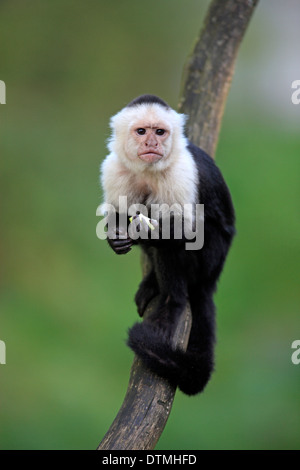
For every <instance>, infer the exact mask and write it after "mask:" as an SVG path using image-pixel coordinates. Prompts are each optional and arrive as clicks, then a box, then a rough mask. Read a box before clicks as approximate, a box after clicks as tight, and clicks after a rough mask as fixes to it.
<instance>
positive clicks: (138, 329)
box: [127, 321, 213, 395]
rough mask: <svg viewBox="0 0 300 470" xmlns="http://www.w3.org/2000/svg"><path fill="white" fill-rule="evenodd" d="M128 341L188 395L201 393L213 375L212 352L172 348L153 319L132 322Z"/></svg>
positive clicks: (144, 359)
mask: <svg viewBox="0 0 300 470" xmlns="http://www.w3.org/2000/svg"><path fill="white" fill-rule="evenodd" d="M127 344H128V346H129V347H130V348H131V349H132V350H133V351H134V352H135V353H136V354H137V355H138V356H139V357H140V358H141V359H142V361H143V363H144V364H145V365H146V366H147V367H148V368H149V369H150V370H152V371H153V372H155V373H156V374H158V375H160V376H161V377H164V378H166V379H167V380H168V381H169V382H170V383H171V384H172V385H173V386H178V387H179V389H180V390H181V391H182V392H183V393H186V394H187V395H195V394H196V393H200V392H201V391H202V390H203V389H204V387H205V385H206V384H207V382H208V380H209V378H210V376H211V373H212V370H213V359H212V354H211V353H209V352H207V351H203V352H200V351H195V352H191V351H187V352H183V351H181V350H179V349H173V348H172V345H171V344H170V340H169V338H168V337H167V336H166V334H165V333H164V332H162V331H161V330H160V329H159V328H156V327H155V325H152V324H151V323H150V322H147V321H144V322H143V323H136V324H135V325H133V327H132V328H131V329H130V330H129V338H128V342H127Z"/></svg>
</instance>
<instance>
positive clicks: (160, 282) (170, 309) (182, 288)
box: [109, 95, 235, 395]
mask: <svg viewBox="0 0 300 470" xmlns="http://www.w3.org/2000/svg"><path fill="white" fill-rule="evenodd" d="M153 99H154V98H153ZM143 100H144V101H143ZM150 101H151V100H150V98H149V96H148V95H147V96H146V97H145V98H143V97H142V98H138V99H136V100H134V101H133V102H132V104H130V106H134V105H135V104H141V103H142V102H147V103H149V102H150ZM156 103H159V101H156ZM159 104H161V103H159ZM161 105H162V104H161ZM164 105H165V104H163V105H162V106H164ZM166 106H167V105H166ZM188 150H189V152H190V153H191V155H192V157H193V159H194V160H195V162H196V165H197V169H198V174H199V193H198V201H197V202H198V203H201V204H204V246H203V248H202V249H200V250H195V251H193V250H186V249H185V243H186V240H185V239H184V238H183V239H182V240H178V239H177V240H175V239H170V240H161V239H158V240H152V239H151V238H149V239H147V240H141V239H139V240H137V243H138V244H140V246H141V248H142V249H143V250H144V251H145V252H146V254H147V255H148V257H149V258H150V260H151V266H152V268H151V270H150V272H149V273H148V275H147V276H146V278H145V279H144V280H143V281H142V282H141V284H140V286H139V289H138V291H137V293H136V297H135V300H136V304H137V307H138V312H139V314H140V316H143V313H144V311H145V309H146V307H147V305H148V303H149V302H150V301H151V300H152V299H153V298H154V297H155V296H159V301H158V306H157V309H156V310H155V312H154V313H152V315H151V316H150V317H148V318H147V319H145V320H144V321H143V322H141V323H136V324H135V325H134V326H133V327H132V328H131V329H130V330H129V338H128V345H129V346H130V348H131V349H132V350H133V351H134V352H135V353H136V354H137V355H138V356H139V357H140V358H141V359H142V361H143V362H144V363H145V364H146V366H148V367H149V368H150V369H151V370H152V371H154V372H156V373H157V374H159V375H161V376H163V377H166V378H167V379H169V381H170V382H171V383H172V384H174V385H177V386H178V387H179V388H180V389H181V390H182V391H183V392H184V393H186V394H188V395H193V394H196V393H199V392H201V391H202V390H203V388H204V387H205V385H206V384H207V382H208V380H209V378H210V376H211V373H212V371H213V368H214V343H215V306H214V302H213V294H214V292H215V290H216V285H217V281H218V278H219V276H220V274H221V271H222V268H223V265H224V262H225V258H226V255H227V252H228V250H229V247H230V244H231V241H232V238H233V236H234V233H235V229H234V209H233V205H232V201H231V196H230V193H229V190H228V188H227V186H226V183H225V181H224V179H223V177H222V174H221V172H220V170H219V169H218V168H217V166H216V165H215V163H214V161H213V160H212V158H210V157H209V156H208V155H207V154H206V153H205V152H204V151H203V150H201V149H199V148H198V147H196V146H195V145H193V144H192V143H189V144H188ZM120 242H121V240H109V243H110V245H111V246H112V247H113V249H115V251H116V252H119V253H126V252H127V251H129V249H130V244H132V243H133V242H131V240H130V239H127V245H126V241H125V242H124V240H123V244H122V243H120ZM118 243H120V246H119V247H118ZM122 246H123V249H124V251H122ZM120 247H121V248H120ZM118 249H119V250H120V251H118ZM187 301H189V302H190V306H191V311H192V328H191V333H190V338H189V343H188V348H187V351H186V352H182V351H180V350H174V348H173V347H172V343H171V339H172V336H173V333H174V331H175V329H176V326H177V323H178V319H179V316H180V314H181V312H182V311H183V309H184V308H185V306H186V303H187Z"/></svg>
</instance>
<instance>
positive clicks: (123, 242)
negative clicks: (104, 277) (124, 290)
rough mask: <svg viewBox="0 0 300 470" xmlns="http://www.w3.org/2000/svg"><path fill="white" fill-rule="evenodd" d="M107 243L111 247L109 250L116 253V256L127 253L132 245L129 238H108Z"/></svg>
mask: <svg viewBox="0 0 300 470" xmlns="http://www.w3.org/2000/svg"><path fill="white" fill-rule="evenodd" d="M108 243H109V245H110V246H111V248H112V249H113V250H114V252H115V253H117V254H118V255H122V254H126V253H128V251H130V250H131V247H132V245H133V241H132V240H131V238H125V239H119V238H116V239H111V238H108Z"/></svg>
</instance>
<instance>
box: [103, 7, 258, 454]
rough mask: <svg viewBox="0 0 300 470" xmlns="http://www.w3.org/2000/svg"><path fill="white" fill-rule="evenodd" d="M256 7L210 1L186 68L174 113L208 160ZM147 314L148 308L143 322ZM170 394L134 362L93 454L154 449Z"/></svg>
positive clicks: (179, 342) (185, 320)
mask: <svg viewBox="0 0 300 470" xmlns="http://www.w3.org/2000/svg"><path fill="white" fill-rule="evenodd" d="M257 3H258V0H226V2H220V0H213V1H212V2H211V4H210V8H209V10H208V13H207V16H206V19H205V22H204V27H203V30H202V32H201V34H200V36H199V38H198V40H197V42H196V45H195V48H194V51H193V53H192V55H191V56H190V58H189V60H188V62H187V65H186V67H185V74H184V80H183V87H182V93H181V96H182V98H181V100H180V103H179V110H180V112H183V113H185V114H187V115H188V116H189V120H188V123H187V134H188V137H189V139H190V140H191V141H193V142H194V143H195V144H197V145H198V146H200V147H201V148H203V149H204V150H205V151H206V152H207V153H208V154H210V155H211V156H213V157H214V154H215V149H216V145H217V140H218V135H219V130H220V126H221V120H222V116H223V111H224V107H225V102H226V98H227V93H228V90H229V87H230V83H231V79H232V75H233V70H234V64H235V59H236V56H237V52H238V48H239V45H240V43H241V41H242V39H243V36H244V33H245V31H246V28H247V25H248V23H249V21H250V18H251V16H252V13H253V11H254V8H255V6H256V4H257ZM145 270H147V264H146V262H145V260H144V272H145ZM154 302H156V300H154ZM152 308H153V304H151V305H150V307H149V309H147V312H146V316H147V314H149V311H151V310H152ZM191 321H192V319H191V312H190V308H189V306H188V307H187V308H186V310H185V312H183V314H182V316H181V318H180V320H179V322H178V326H177V330H176V334H175V335H174V338H173V344H174V348H176V347H177V348H182V349H183V350H185V349H186V348H187V344H188V339H189V333H190V328H191ZM175 391H176V390H175V388H173V387H172V386H171V385H170V384H169V383H168V382H167V381H166V380H165V379H163V378H161V377H158V376H157V375H156V374H153V373H152V372H151V371H149V370H148V369H147V368H146V367H145V366H144V365H143V363H142V362H141V361H140V360H139V359H137V358H135V359H134V361H133V365H132V368H131V374H130V380H129V385H128V389H127V393H126V396H125V399H124V402H123V405H122V406H121V408H120V411H119V413H118V414H117V416H116V418H115V420H114V422H113V423H112V425H111V427H110V429H109V430H108V432H107V433H106V435H105V436H104V438H103V440H102V441H101V443H100V445H99V447H98V450H125V449H126V450H150V449H154V447H155V445H156V443H157V441H158V439H159V437H160V435H161V433H162V431H163V429H164V427H165V424H166V422H167V419H168V416H169V414H170V411H171V407H172V403H173V399H174V395H175Z"/></svg>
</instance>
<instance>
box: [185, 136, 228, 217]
mask: <svg viewBox="0 0 300 470" xmlns="http://www.w3.org/2000/svg"><path fill="white" fill-rule="evenodd" d="M187 148H188V150H189V151H190V152H191V154H192V156H193V158H194V160H195V163H196V166H197V170H198V175H199V200H200V203H202V204H204V205H205V207H206V209H205V211H206V214H207V215H208V216H209V215H210V214H211V215H212V216H213V217H215V216H216V215H217V216H218V218H220V220H222V219H224V218H225V219H226V223H227V224H230V225H233V224H234V219H235V215H234V207H233V203H232V198H231V194H230V191H229V188H228V186H227V184H226V182H225V179H224V177H223V175H222V173H221V170H220V169H219V167H218V166H217V165H216V163H215V162H214V160H213V159H212V158H211V157H210V156H209V155H208V154H207V153H206V152H205V151H204V150H202V149H201V148H199V147H197V146H196V145H194V144H193V143H191V142H189V144H188V146H187Z"/></svg>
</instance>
